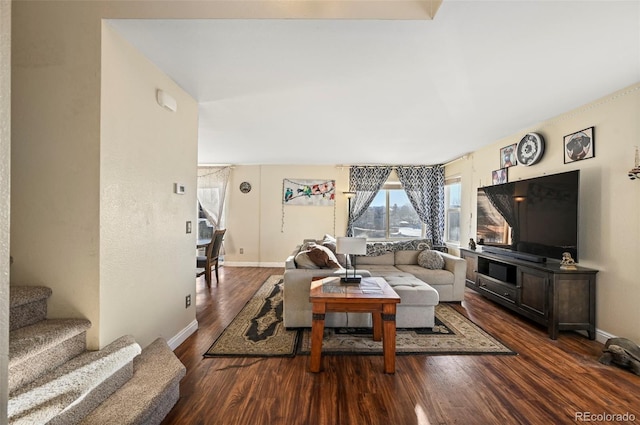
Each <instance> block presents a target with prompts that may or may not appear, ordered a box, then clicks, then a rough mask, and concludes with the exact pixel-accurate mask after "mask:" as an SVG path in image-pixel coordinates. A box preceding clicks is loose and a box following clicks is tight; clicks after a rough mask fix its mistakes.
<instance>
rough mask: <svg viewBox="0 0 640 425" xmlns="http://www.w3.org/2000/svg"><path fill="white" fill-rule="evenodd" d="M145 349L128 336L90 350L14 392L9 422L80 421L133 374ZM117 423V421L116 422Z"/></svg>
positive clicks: (56, 422)
mask: <svg viewBox="0 0 640 425" xmlns="http://www.w3.org/2000/svg"><path fill="white" fill-rule="evenodd" d="M140 352H141V350H140V346H139V345H138V344H137V343H136V342H135V340H134V339H133V337H131V336H129V335H126V336H123V337H121V338H119V339H117V340H116V341H114V342H112V343H111V344H109V345H108V346H106V347H105V348H104V349H102V350H100V351H87V352H85V353H83V354H81V355H79V356H77V357H75V358H73V359H71V360H70V361H68V362H66V363H65V364H63V365H62V366H60V367H58V368H56V369H54V370H52V371H51V372H49V373H47V374H45V375H43V376H41V377H40V378H38V379H37V380H35V381H33V382H31V383H30V384H28V385H26V386H24V387H21V388H19V389H17V390H16V391H14V392H13V393H11V394H10V396H9V403H8V413H9V415H8V416H9V424H11V425H23V424H25V425H26V424H29V425H32V424H51V425H54V424H65V425H66V424H76V423H79V422H80V421H81V420H82V418H83V417H85V416H86V415H87V414H88V413H89V412H91V411H92V410H94V409H95V408H96V407H97V406H99V405H100V403H102V402H103V401H104V400H105V399H107V398H108V397H109V396H110V395H111V394H112V393H113V392H114V391H116V390H117V389H118V388H120V387H121V386H122V385H123V384H124V383H125V382H126V381H127V380H129V379H130V378H131V376H132V374H133V359H134V358H135V357H136V356H137V355H139V354H140ZM114 423H115V422H114Z"/></svg>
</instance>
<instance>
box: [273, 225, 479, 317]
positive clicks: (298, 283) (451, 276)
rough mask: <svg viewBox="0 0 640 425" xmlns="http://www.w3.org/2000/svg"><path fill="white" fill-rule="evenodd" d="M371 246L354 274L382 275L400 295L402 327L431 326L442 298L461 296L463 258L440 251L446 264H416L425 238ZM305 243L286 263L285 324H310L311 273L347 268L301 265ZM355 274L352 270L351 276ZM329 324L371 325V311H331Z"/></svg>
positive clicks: (450, 299)
mask: <svg viewBox="0 0 640 425" xmlns="http://www.w3.org/2000/svg"><path fill="white" fill-rule="evenodd" d="M327 238H330V237H328V236H325V239H323V240H318V241H316V243H317V244H322V243H323V242H326V241H327ZM306 242H307V243H308V242H309V241H308V240H307V241H306ZM368 245H370V246H368V252H369V251H371V253H370V255H367V256H358V257H357V260H356V264H357V267H358V270H357V271H356V272H357V273H358V274H360V275H362V276H364V277H367V276H380V277H383V278H385V280H386V281H387V282H388V283H389V285H391V286H392V287H393V288H394V290H395V291H396V293H398V295H399V296H400V299H401V302H400V304H398V307H397V314H396V325H397V326H398V327H400V328H423V327H432V326H433V324H434V309H435V306H436V305H437V304H438V303H439V302H459V301H462V300H463V297H464V288H465V274H466V262H465V260H463V259H461V258H458V257H455V256H453V255H450V254H447V253H444V252H440V253H439V255H441V256H442V258H443V259H444V268H442V269H428V268H425V267H422V266H420V265H419V264H418V255H419V254H420V252H422V251H423V250H424V249H426V248H427V247H426V246H425V245H424V242H421V241H410V243H406V242H397V243H396V242H393V243H382V244H381V243H371V244H368ZM329 246H330V245H329ZM303 247H304V245H301V246H298V247H297V248H296V249H295V250H294V251H293V252H292V253H291V255H290V256H289V257H288V258H287V260H286V263H285V271H284V309H283V322H284V326H285V327H287V328H299V327H311V303H310V302H309V290H310V286H311V280H312V278H313V277H326V276H332V275H343V274H344V269H329V268H299V267H298V266H299V265H298V264H297V263H296V256H297V255H298V254H299V253H300V252H301V250H302V248H303ZM369 248H371V249H369ZM416 248H418V249H416ZM338 260H339V261H340V263H341V265H342V266H345V265H346V266H347V267H349V266H350V265H349V264H348V263H346V261H345V260H344V259H340V258H338ZM300 263H302V261H300ZM300 265H302V264H300ZM311 267H313V265H312V266H311ZM351 273H352V271H351V270H350V271H349V274H351ZM325 325H326V326H328V327H342V326H350V327H371V315H370V314H363V313H329V314H327V315H326V319H325Z"/></svg>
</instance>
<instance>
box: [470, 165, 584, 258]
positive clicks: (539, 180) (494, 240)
mask: <svg viewBox="0 0 640 425" xmlns="http://www.w3.org/2000/svg"><path fill="white" fill-rule="evenodd" d="M579 183H580V171H579V170H574V171H569V172H566V173H560V174H552V175H548V176H542V177H536V178H532V179H526V180H519V181H515V182H510V183H504V184H497V185H493V186H486V187H481V188H478V211H477V233H478V234H477V240H478V242H480V243H481V244H484V245H486V246H489V247H497V248H503V249H505V250H508V251H507V252H505V253H506V254H509V253H524V254H530V255H531V256H533V257H535V256H537V257H540V259H541V261H545V260H546V258H552V259H557V260H560V259H561V258H562V253H563V252H569V253H570V254H571V256H572V257H573V258H574V259H575V260H576V261H577V260H578V195H579ZM534 261H535V260H534Z"/></svg>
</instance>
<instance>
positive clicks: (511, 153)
mask: <svg viewBox="0 0 640 425" xmlns="http://www.w3.org/2000/svg"><path fill="white" fill-rule="evenodd" d="M516 146H518V144H517V143H514V144H513V145H509V146H505V147H504V148H502V149H500V168H509V167H513V166H514V165H518V160H517V159H516Z"/></svg>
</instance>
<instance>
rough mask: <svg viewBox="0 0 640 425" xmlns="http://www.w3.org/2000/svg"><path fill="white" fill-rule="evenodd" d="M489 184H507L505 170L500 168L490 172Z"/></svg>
mask: <svg viewBox="0 0 640 425" xmlns="http://www.w3.org/2000/svg"><path fill="white" fill-rule="evenodd" d="M491 182H492V183H493V184H502V183H507V169H506V168H501V169H499V170H495V171H492V172H491Z"/></svg>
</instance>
